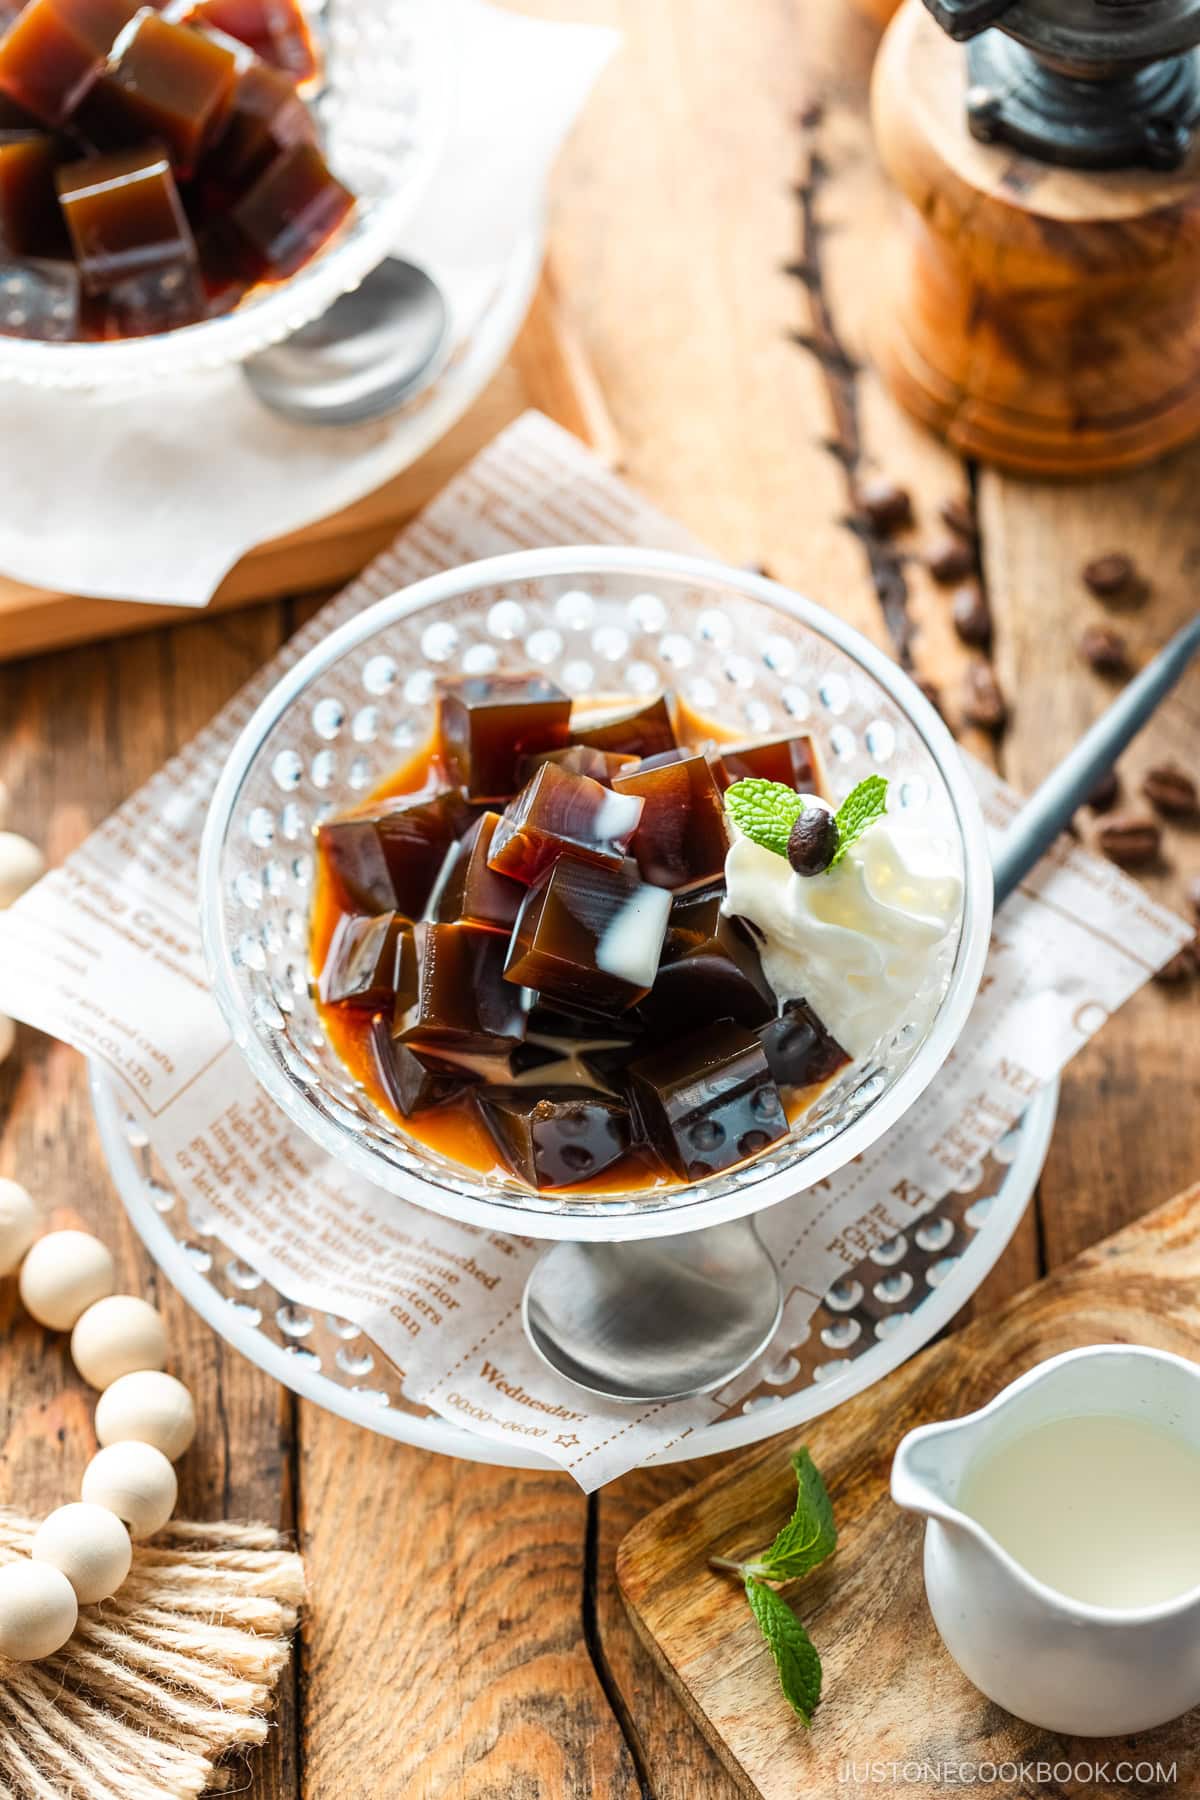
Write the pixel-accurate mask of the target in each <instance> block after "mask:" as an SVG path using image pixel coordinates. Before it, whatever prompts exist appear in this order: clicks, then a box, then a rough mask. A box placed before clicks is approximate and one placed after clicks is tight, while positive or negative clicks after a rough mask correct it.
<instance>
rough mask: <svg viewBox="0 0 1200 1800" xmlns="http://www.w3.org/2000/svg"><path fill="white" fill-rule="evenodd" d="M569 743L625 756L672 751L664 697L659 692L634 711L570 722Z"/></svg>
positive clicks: (673, 738)
mask: <svg viewBox="0 0 1200 1800" xmlns="http://www.w3.org/2000/svg"><path fill="white" fill-rule="evenodd" d="M571 742H572V743H573V744H590V745H591V746H592V748H593V749H594V750H610V751H612V752H614V753H615V754H617V755H621V754H624V755H626V756H657V755H658V754H659V753H660V752H661V751H663V750H674V749H675V747H676V743H675V727H674V725H673V724H672V723H671V710H670V708H669V707H668V705H667V697H666V695H665V694H659V695H658V696H657V698H655V699H654V700H650V701H648V702H647V703H646V705H645V706H639V707H638V708H637V709H636V710H635V711H633V712H622V713H614V714H612V715H611V716H610V717H607V718H600V719H597V720H595V721H590V720H589V721H587V722H584V723H581V724H579V725H573V726H572V727H571Z"/></svg>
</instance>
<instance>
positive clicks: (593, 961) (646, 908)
mask: <svg viewBox="0 0 1200 1800" xmlns="http://www.w3.org/2000/svg"><path fill="white" fill-rule="evenodd" d="M670 906H671V902H670V896H669V895H668V893H667V891H666V889H665V888H656V887H648V886H647V885H646V883H645V882H643V881H642V880H641V879H640V878H639V876H638V872H637V864H636V863H633V862H630V861H626V862H623V863H618V864H617V866H616V867H615V868H613V867H610V866H606V865H602V864H599V863H593V862H585V861H584V860H583V859H582V858H581V857H578V856H560V857H559V859H558V861H557V862H555V863H553V864H552V865H551V866H550V868H549V869H547V870H546V872H545V874H544V875H542V877H541V878H540V879H539V880H538V881H537V882H535V884H534V885H533V887H531V888H530V890H529V893H528V896H527V897H526V900H525V904H524V905H523V906H522V908H521V912H520V916H519V918H518V919H517V924H516V929H515V930H514V932H513V936H512V944H511V946H510V949H509V953H508V962H507V964H506V965H505V970H504V973H505V977H506V979H507V980H508V981H512V982H518V983H520V985H521V986H523V987H530V988H536V989H537V991H538V993H539V994H542V995H543V996H545V998H546V999H547V1000H549V1001H550V1002H551V1003H552V1004H554V1005H556V1006H560V1007H564V1008H566V1009H567V1010H574V1009H579V1010H581V1011H583V1012H599V1013H609V1014H612V1013H621V1012H623V1011H624V1010H625V1008H626V1007H627V1006H632V1005H633V1003H634V1001H635V1000H640V999H641V997H642V995H643V994H645V993H647V992H648V991H649V989H650V986H651V984H652V982H653V981H654V977H655V973H656V972H657V969H658V959H659V955H660V953H661V950H662V942H663V937H664V936H665V934H666V929H667V915H668V913H669V912H670Z"/></svg>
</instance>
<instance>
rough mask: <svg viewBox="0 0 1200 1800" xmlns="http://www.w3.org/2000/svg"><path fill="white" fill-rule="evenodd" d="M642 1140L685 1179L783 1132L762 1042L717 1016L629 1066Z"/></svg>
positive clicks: (712, 1170)
mask: <svg viewBox="0 0 1200 1800" xmlns="http://www.w3.org/2000/svg"><path fill="white" fill-rule="evenodd" d="M628 1078H629V1092H630V1097H631V1099H632V1101H633V1107H634V1112H635V1115H636V1117H637V1119H638V1121H639V1123H640V1126H641V1129H642V1132H643V1133H644V1135H645V1137H646V1140H647V1142H648V1143H649V1144H650V1145H651V1147H652V1148H653V1149H654V1150H655V1151H657V1153H658V1155H659V1156H661V1157H662V1159H663V1161H664V1162H665V1163H666V1164H667V1165H668V1167H670V1168H672V1169H674V1171H675V1173H676V1174H677V1175H680V1176H682V1177H683V1179H684V1180H685V1181H704V1180H706V1179H707V1177H708V1176H710V1175H715V1174H716V1173H717V1172H718V1171H719V1170H721V1169H728V1168H730V1167H731V1166H732V1165H733V1164H734V1163H739V1162H744V1161H745V1159H746V1158H747V1157H749V1156H756V1155H757V1154H758V1152H759V1151H760V1150H765V1149H766V1148H767V1146H768V1144H774V1143H777V1142H778V1141H779V1139H780V1138H783V1137H786V1136H787V1130H788V1122H787V1115H786V1114H785V1112H784V1110H783V1101H782V1100H781V1099H780V1097H779V1089H778V1088H777V1087H776V1085H775V1081H774V1078H773V1077H772V1075H771V1071H770V1068H769V1067H768V1065H767V1059H766V1055H765V1053H764V1051H763V1047H762V1045H761V1044H760V1043H759V1041H758V1039H757V1038H756V1037H755V1035H754V1033H753V1032H752V1031H749V1030H747V1029H746V1027H745V1026H744V1025H735V1024H734V1023H733V1022H732V1021H731V1020H728V1019H724V1020H720V1021H718V1022H717V1023H716V1024H709V1025H706V1026H705V1027H704V1028H703V1029H702V1030H700V1031H695V1032H692V1033H691V1034H690V1035H689V1036H688V1037H685V1038H684V1039H683V1040H682V1041H681V1042H678V1043H675V1044H671V1045H668V1046H667V1047H665V1048H664V1049H661V1050H656V1051H653V1052H652V1053H651V1054H650V1055H649V1056H643V1057H639V1058H638V1060H637V1061H636V1062H633V1063H631V1064H630V1065H629V1071H628Z"/></svg>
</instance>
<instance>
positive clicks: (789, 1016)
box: [758, 1000, 850, 1087]
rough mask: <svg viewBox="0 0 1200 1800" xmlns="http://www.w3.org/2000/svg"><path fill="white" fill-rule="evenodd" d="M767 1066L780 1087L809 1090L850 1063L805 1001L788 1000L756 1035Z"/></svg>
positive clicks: (835, 1040) (840, 1047) (844, 1052)
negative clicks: (777, 1014) (764, 1054)
mask: <svg viewBox="0 0 1200 1800" xmlns="http://www.w3.org/2000/svg"><path fill="white" fill-rule="evenodd" d="M758 1036H759V1042H760V1043H761V1044H762V1047H763V1050H764V1052H765V1053H766V1058H767V1064H768V1066H769V1068H770V1070H771V1073H772V1075H773V1076H774V1077H775V1079H776V1081H777V1082H778V1083H779V1085H780V1087H811V1086H812V1085H813V1084H814V1083H815V1082H818V1081H828V1080H829V1078H830V1076H832V1075H836V1074H837V1072H838V1070H839V1069H844V1068H845V1066H846V1064H847V1063H848V1062H849V1061H850V1058H849V1056H848V1055H847V1053H846V1051H845V1050H843V1049H842V1046H841V1045H840V1044H839V1043H838V1041H837V1039H836V1038H834V1037H833V1036H831V1034H830V1033H829V1032H828V1031H827V1030H826V1029H825V1027H824V1025H823V1024H822V1023H821V1021H820V1019H819V1018H818V1017H817V1015H816V1013H815V1012H814V1011H813V1009H812V1007H811V1006H809V1005H808V1004H807V1002H805V1001H804V1000H789V1001H787V1002H786V1003H785V1004H784V1005H783V1007H781V1009H780V1013H779V1017H778V1018H777V1019H772V1020H771V1021H770V1023H769V1024H767V1025H764V1026H763V1027H762V1029H761V1030H760V1031H759V1034H758Z"/></svg>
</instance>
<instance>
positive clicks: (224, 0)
mask: <svg viewBox="0 0 1200 1800" xmlns="http://www.w3.org/2000/svg"><path fill="white" fill-rule="evenodd" d="M191 16H192V18H193V19H194V20H200V21H201V22H202V23H204V24H205V25H211V26H212V27H213V29H214V30H216V31H223V32H225V33H226V34H227V36H229V37H231V38H237V40H238V42H239V43H242V44H249V46H250V48H251V50H253V51H254V54H255V55H256V56H259V57H261V58H262V60H263V62H264V63H269V64H270V65H271V66H272V67H274V68H276V69H279V70H282V71H283V73H284V74H285V75H286V76H287V77H288V78H289V79H290V81H291V82H293V83H294V84H297V85H298V84H299V83H301V82H304V81H309V80H311V78H312V77H313V76H314V75H315V74H316V72H317V54H316V50H315V48H314V45H313V40H312V35H311V33H310V32H309V29H308V23H307V21H306V19H305V16H304V9H303V7H302V6H301V5H300V0H198V4H197V5H196V7H195V8H194V10H193V12H192V15H191Z"/></svg>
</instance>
